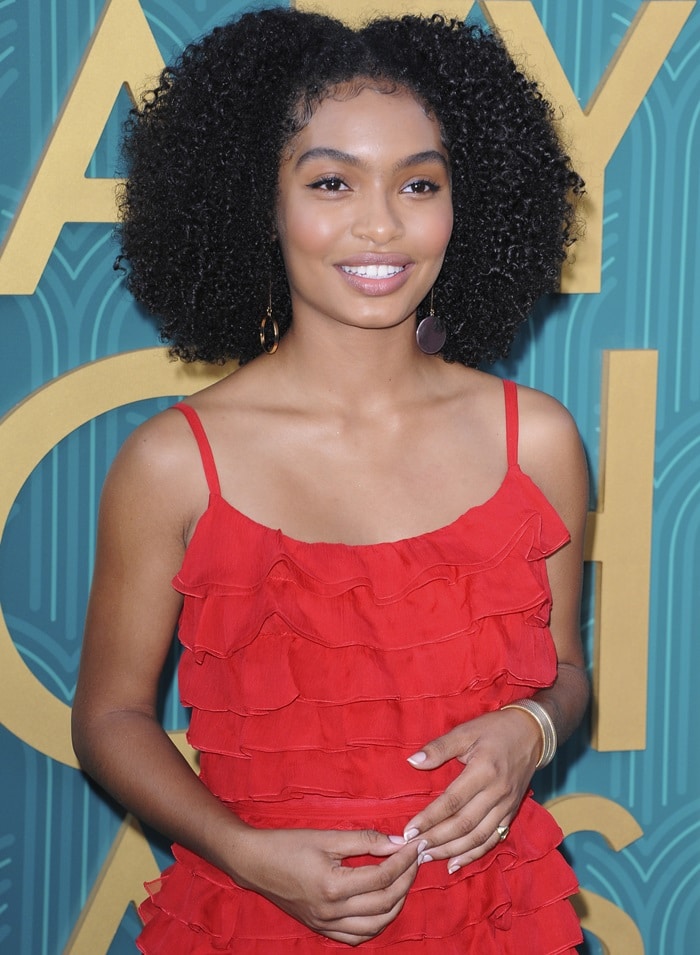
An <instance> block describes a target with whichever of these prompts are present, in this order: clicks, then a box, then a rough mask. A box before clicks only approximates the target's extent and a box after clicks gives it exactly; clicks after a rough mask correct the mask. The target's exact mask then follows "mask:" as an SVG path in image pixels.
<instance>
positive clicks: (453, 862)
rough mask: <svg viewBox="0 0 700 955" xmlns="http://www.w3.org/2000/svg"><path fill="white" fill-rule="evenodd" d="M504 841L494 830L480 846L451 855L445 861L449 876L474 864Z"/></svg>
mask: <svg viewBox="0 0 700 955" xmlns="http://www.w3.org/2000/svg"><path fill="white" fill-rule="evenodd" d="M505 838H506V839H507V838H508V837H507V836H506V837H505ZM504 841H505V840H504V839H502V838H501V834H500V833H499V832H498V830H496V832H494V833H493V834H492V835H491V836H489V838H488V839H487V840H486V841H485V842H482V843H481V845H478V846H474V847H473V848H472V849H470V850H469V851H467V852H456V853H452V854H451V855H450V858H449V859H448V860H447V871H448V872H449V873H450V875H454V873H455V872H458V871H459V870H460V869H461V868H463V867H464V866H465V865H469V863H470V862H476V860H477V859H480V858H481V857H482V856H485V855H486V853H487V852H491V850H492V849H495V848H496V847H497V846H499V845H501V843H502V842H504Z"/></svg>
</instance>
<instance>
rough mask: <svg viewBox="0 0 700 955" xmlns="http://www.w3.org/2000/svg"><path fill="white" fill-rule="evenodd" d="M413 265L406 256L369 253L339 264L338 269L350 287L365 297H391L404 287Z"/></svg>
mask: <svg viewBox="0 0 700 955" xmlns="http://www.w3.org/2000/svg"><path fill="white" fill-rule="evenodd" d="M413 264H414V263H413V262H412V261H411V259H409V258H408V256H405V255H397V254H385V255H377V254H376V253H374V254H373V253H369V252H368V253H362V254H360V255H355V256H353V257H352V258H351V259H346V260H345V261H344V262H339V263H338V264H337V265H336V268H337V270H338V271H339V272H340V274H341V275H342V276H343V278H344V279H345V281H346V282H347V283H348V284H349V285H351V286H352V287H353V288H354V289H356V290H357V291H359V292H362V293H363V294H364V295H389V294H390V293H391V292H395V291H397V290H398V289H400V288H401V287H402V285H404V283H405V282H406V280H407V279H408V276H409V274H410V272H411V270H412V268H413Z"/></svg>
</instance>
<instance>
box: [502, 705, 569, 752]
mask: <svg viewBox="0 0 700 955" xmlns="http://www.w3.org/2000/svg"><path fill="white" fill-rule="evenodd" d="M501 709H503V710H522V711H523V712H524V713H528V714H529V715H530V716H531V717H532V718H533V719H534V720H535V722H536V723H537V725H538V726H539V728H540V733H541V734H542V752H541V754H540V758H539V759H538V760H537V765H536V766H535V769H542V768H543V767H544V766H549V764H550V763H551V762H552V760H553V759H554V755H555V753H556V751H557V731H556V727H555V726H554V723H553V722H552V717H551V716H550V715H549V713H548V712H547V710H546V709H545V708H544V707H543V706H542V705H541V704H539V703H536V702H535V701H534V700H514V701H513V702H512V703H507V704H506V705H505V706H502V707H501Z"/></svg>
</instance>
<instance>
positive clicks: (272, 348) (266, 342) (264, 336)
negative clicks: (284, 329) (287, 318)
mask: <svg viewBox="0 0 700 955" xmlns="http://www.w3.org/2000/svg"><path fill="white" fill-rule="evenodd" d="M268 322H269V324H270V329H271V331H272V337H271V338H270V337H269V335H268ZM279 343H280V327H279V325H278V324H277V321H276V319H274V318H273V317H272V282H270V288H269V293H268V302H267V309H266V311H265V316H264V317H263V319H262V321H261V322H260V347H261V348H262V350H263V351H264V352H266V353H267V354H268V355H274V354H275V352H276V351H277V348H278V347H279Z"/></svg>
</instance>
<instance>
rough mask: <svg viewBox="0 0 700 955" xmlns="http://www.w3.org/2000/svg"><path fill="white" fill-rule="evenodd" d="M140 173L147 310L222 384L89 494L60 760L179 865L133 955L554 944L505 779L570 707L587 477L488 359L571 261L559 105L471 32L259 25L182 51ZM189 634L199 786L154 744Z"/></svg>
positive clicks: (520, 792)
mask: <svg viewBox="0 0 700 955" xmlns="http://www.w3.org/2000/svg"><path fill="white" fill-rule="evenodd" d="M126 152H127V158H128V161H129V181H128V185H127V189H126V192H125V194H124V196H123V199H122V207H123V225H122V228H121V232H122V242H123V251H124V256H125V258H126V260H127V261H128V263H129V276H128V282H129V285H130V287H131V289H132V291H133V292H134V294H135V295H136V296H137V298H138V299H139V300H140V301H141V302H143V303H144V304H145V305H146V306H147V307H148V308H149V309H151V310H152V311H153V312H154V313H157V314H158V315H159V316H160V317H161V320H162V326H163V331H164V335H165V336H166V337H167V338H168V339H169V340H170V341H171V343H172V346H173V349H174V352H175V353H176V354H178V355H180V356H181V357H183V358H185V359H188V360H194V359H200V360H205V361H210V362H212V361H213V362H220V361H222V360H224V359H227V358H237V359H239V360H240V361H241V363H242V365H243V367H242V368H241V369H240V370H239V371H237V372H236V373H235V374H233V375H231V376H229V377H228V378H226V379H225V380H223V381H221V382H220V383H218V384H216V385H214V386H213V387H211V388H208V389H206V390H204V391H203V392H200V393H199V394H197V395H195V396H193V397H192V398H191V399H190V400H189V401H188V402H187V403H184V404H180V405H178V406H177V407H176V408H175V409H171V410H168V411H166V412H164V413H163V414H161V415H158V416H157V417H156V418H154V419H153V420H151V421H149V422H147V423H146V424H145V425H144V426H142V427H141V428H139V429H138V430H137V431H136V432H135V433H134V434H133V435H132V437H131V438H130V439H129V440H128V441H127V443H126V445H125V446H124V448H123V449H122V451H121V452H120V454H119V455H118V457H117V460H116V461H115V464H114V466H113V468H112V470H111V472H110V475H109V477H108V479H107V482H106V486H105V489H104V494H103V500H102V506H101V515H100V530H99V541H98V556H97V562H96V567H95V576H94V582H93V589H92V594H91V599H90V606H89V612H88V618H87V625H86V633H85V644H84V650H83V659H82V663H81V672H80V680H79V686H78V690H77V694H76V700H75V706H74V739H75V746H76V752H77V753H78V755H79V757H80V760H81V762H82V765H83V766H84V767H85V769H86V771H87V772H89V773H90V774H91V775H92V776H94V777H95V778H96V779H97V780H98V781H99V782H100V783H101V784H102V785H104V786H105V788H107V789H108V790H109V791H110V792H111V793H112V794H113V795H114V796H115V797H116V798H117V799H118V800H119V801H120V802H122V803H123V804H124V805H125V806H127V807H128V808H129V809H131V810H132V811H134V812H135V813H136V814H137V815H138V816H139V817H140V818H142V819H144V820H146V821H147V822H148V823H150V824H151V825H153V826H155V827H156V828H158V829H159V830H160V831H162V832H163V833H165V834H167V835H168V836H169V837H170V838H172V839H173V840H174V841H175V843H176V844H175V846H174V854H175V859H176V861H175V863H174V865H173V866H172V867H170V868H169V869H168V870H166V872H165V873H163V876H162V878H161V879H160V880H159V881H158V883H157V884H156V885H151V886H150V887H149V892H150V897H149V899H148V900H147V901H146V902H145V903H144V904H143V906H142V907H141V914H142V916H143V918H144V922H145V928H144V931H143V932H142V934H141V936H140V938H139V943H138V944H139V947H140V950H141V951H142V952H146V953H156V952H157V953H166V952H167V953H169V955H171V953H197V955H204V953H214V952H234V953H246V955H248V953H254V952H255V953H263V952H264V953H266V955H268V953H270V952H274V953H314V952H322V951H326V950H328V949H334V948H338V949H340V948H342V947H343V946H345V945H350V946H356V945H359V944H360V943H365V946H366V948H367V949H368V950H374V949H377V950H384V951H391V952H394V951H396V952H399V953H401V955H413V953H418V952H420V953H421V955H424V953H430V952H436V953H437V952H440V953H441V955H444V953H447V955H449V953H458V952H459V953H463V952H479V953H480V955H483V953H491V952H493V953H496V952H498V953H516V952H517V953H518V955H523V953H527V952H531V953H538V955H540V953H545V952H566V951H573V949H574V946H575V945H576V944H577V942H578V941H579V939H580V932H579V928H578V924H577V922H576V919H575V917H574V915H573V911H572V909H571V907H570V905H569V903H568V901H567V897H568V896H569V895H570V894H571V893H572V892H573V891H575V888H576V885H575V879H574V878H573V874H572V873H571V871H570V870H569V869H568V867H567V866H566V865H565V863H564V862H563V860H562V859H561V857H560V856H559V854H558V852H557V850H556V848H555V847H556V845H557V844H558V842H559V841H560V838H561V833H560V832H559V830H558V829H557V827H556V825H555V824H554V822H553V820H552V819H551V818H550V817H549V815H548V814H547V813H546V812H545V811H544V810H543V809H541V807H539V806H537V805H536V804H535V803H534V801H533V800H532V799H531V798H530V796H529V795H528V785H529V781H530V779H531V777H532V774H533V772H534V770H535V769H536V768H537V767H538V766H539V765H544V764H546V763H547V762H548V761H549V760H550V759H551V757H552V756H553V754H554V750H555V749H556V744H557V741H559V742H561V741H563V740H564V739H565V738H566V737H567V736H568V735H569V734H570V732H571V731H572V730H573V729H574V728H575V726H576V725H577V724H578V722H579V721H580V719H581V716H582V713H583V711H584V709H585V706H586V702H587V698H588V683H587V680H586V676H585V672H584V667H583V659H582V652H581V645H580V640H579V635H578V608H579V594H580V577H581V560H582V534H583V524H584V520H585V514H586V502H587V496H586V471H585V466H584V459H583V454H582V451H581V447H580V442H579V440H578V436H577V433H576V429H575V427H574V425H573V423H572V421H571V419H570V417H569V415H568V414H567V412H566V411H565V410H564V409H563V408H561V406H559V405H558V404H557V403H556V402H555V401H554V400H553V399H551V398H549V397H546V396H544V395H541V394H538V393H536V392H533V391H531V390H528V389H525V388H517V389H516V387H515V386H514V385H510V384H508V383H506V384H505V385H504V383H503V382H501V381H500V380H498V379H496V378H494V377H492V376H490V375H487V374H485V373H483V372H481V371H479V370H476V367H475V366H476V365H478V364H479V363H482V362H484V361H490V360H493V359H494V358H496V357H498V356H499V355H502V354H504V352H505V351H506V350H507V348H508V345H509V344H510V342H511V340H512V337H513V334H514V330H515V329H516V327H517V324H518V323H519V322H520V321H522V320H523V318H524V317H525V315H526V313H527V311H528V309H529V308H530V307H531V305H532V303H533V301H534V300H535V299H536V298H537V297H538V296H539V295H540V294H542V292H544V291H546V290H548V289H551V288H552V287H554V286H555V284H556V281H557V277H558V272H559V269H560V266H561V263H562V260H563V258H564V251H563V250H564V246H565V245H566V244H567V242H568V241H569V240H570V231H571V223H572V210H571V206H570V199H571V192H572V190H573V191H574V192H576V191H577V190H578V189H579V187H580V180H579V179H578V178H577V177H576V176H575V175H574V174H573V173H572V172H571V170H570V168H569V164H568V160H567V158H566V156H565V155H563V153H562V151H561V148H560V146H559V144H558V142H557V139H556V136H555V134H554V132H553V131H552V127H551V119H550V108H549V106H548V105H547V104H546V103H545V102H544V101H543V100H542V98H541V96H540V94H539V92H538V91H537V89H536V87H535V86H534V85H533V84H532V83H530V82H529V81H527V80H526V79H525V78H524V77H523V76H522V75H521V74H520V73H519V72H518V71H517V69H516V68H515V66H514V65H513V63H512V62H511V60H510V59H509V58H508V56H507V54H506V53H505V52H504V50H503V48H502V47H501V45H500V44H499V43H498V42H497V41H496V40H495V39H494V38H493V37H491V36H489V35H486V34H482V33H481V31H479V30H478V29H476V28H466V27H464V26H463V25H461V24H457V23H449V24H448V23H445V22H444V21H443V20H442V19H441V18H439V17H436V18H432V19H430V20H423V19H419V18H405V19H403V20H401V21H392V20H385V21H377V22H376V23H373V24H370V25H369V26H367V27H366V28H365V29H364V30H362V31H360V32H353V31H351V30H349V29H348V28H346V27H345V26H343V25H341V24H340V23H338V22H337V21H334V20H331V19H328V18H325V17H320V16H316V15H311V14H301V13H297V12H294V11H288V10H280V9H277V10H270V11H266V12H261V13H258V14H251V15H246V16H244V17H242V18H241V19H240V20H239V21H238V22H236V23H232V24H229V25H227V26H225V27H223V28H220V29H217V30H214V31H213V32H212V33H211V34H210V35H208V36H206V37H205V38H204V39H202V40H201V41H199V42H198V43H196V44H194V45H192V46H191V47H189V48H188V49H187V50H186V51H185V52H184V54H183V56H182V58H181V60H180V61H179V62H178V63H177V64H176V65H175V66H174V67H172V68H170V69H169V70H166V72H165V73H164V74H163V77H162V79H161V85H160V86H159V88H158V89H157V90H156V91H155V92H154V93H153V94H152V96H151V98H150V101H149V102H148V103H147V105H146V107H145V109H144V110H143V112H142V114H140V115H138V116H136V117H135V118H134V119H133V121H132V124H131V128H130V130H129V131H128V135H127V149H126ZM276 528H281V530H276ZM550 610H551V614H550ZM178 620H179V637H180V640H181V642H182V644H183V646H184V651H183V657H182V663H181V666H180V674H179V679H180V692H181V697H182V700H183V702H184V703H185V705H187V706H190V707H191V708H192V718H191V725H190V736H189V738H190V741H191V743H192V745H193V746H194V747H195V748H196V749H197V750H199V751H200V752H201V774H200V777H199V778H198V777H197V776H195V774H193V773H192V772H191V770H190V769H189V768H188V766H187V764H186V762H185V761H184V759H183V758H182V757H181V756H180V754H179V753H178V752H177V750H176V749H175V748H174V746H173V745H172V744H171V743H170V741H169V740H168V738H167V736H166V735H165V734H164V732H163V731H162V729H161V728H160V726H159V725H158V722H157V719H156V715H155V700H156V691H157V684H158V679H159V675H160V672H161V668H162V666H163V663H164V660H165V658H166V654H167V652H168V649H169V646H170V642H171V635H172V632H173V630H174V628H175V626H176V624H177V623H178Z"/></svg>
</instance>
